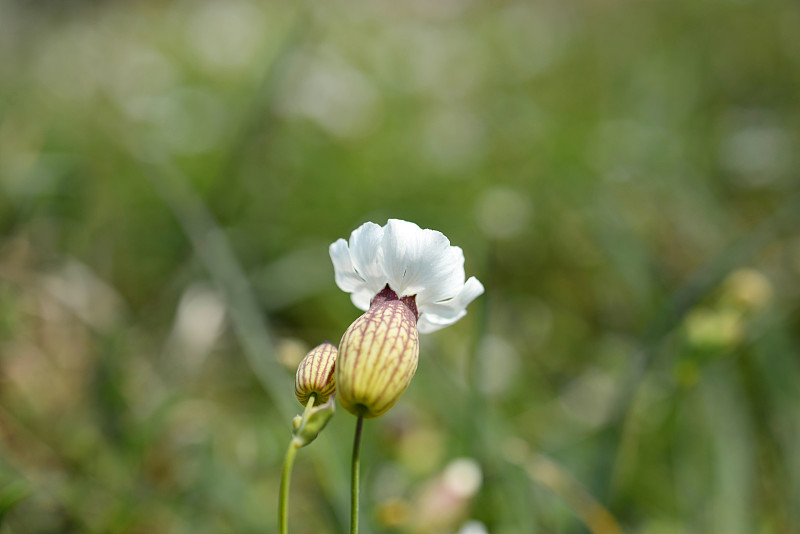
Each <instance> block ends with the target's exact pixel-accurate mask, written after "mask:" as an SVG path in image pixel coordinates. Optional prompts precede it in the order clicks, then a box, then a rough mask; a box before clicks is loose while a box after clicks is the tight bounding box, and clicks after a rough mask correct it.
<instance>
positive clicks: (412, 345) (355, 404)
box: [336, 285, 419, 417]
mask: <svg viewBox="0 0 800 534" xmlns="http://www.w3.org/2000/svg"><path fill="white" fill-rule="evenodd" d="M339 347H340V351H339V361H338V363H337V365H336V390H337V398H338V399H339V403H340V404H341V405H342V407H343V408H344V409H345V410H347V411H348V412H350V413H352V414H354V415H363V416H364V417H378V416H380V415H383V414H384V413H386V412H387V411H388V410H389V408H391V407H392V406H394V403H395V402H397V399H399V398H400V395H402V394H403V392H404V391H405V390H406V388H407V387H408V384H409V383H410V382H411V377H413V376H414V372H415V371H416V370H417V362H418V360H419V336H418V334H417V313H416V305H415V303H414V298H413V297H403V298H402V299H400V298H398V297H397V294H396V293H395V292H394V291H392V290H391V289H390V288H389V286H388V285H387V286H386V288H385V289H384V290H383V291H381V292H380V293H378V295H376V296H375V298H373V299H372V303H371V304H370V308H369V310H368V311H367V312H366V313H365V314H364V315H362V316H361V317H359V318H358V319H356V320H355V321H354V322H353V324H351V325H350V327H349V328H348V329H347V331H346V332H345V333H344V336H343V337H342V341H341V343H340V344H339Z"/></svg>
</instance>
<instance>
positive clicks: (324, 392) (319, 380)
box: [294, 341, 337, 406]
mask: <svg viewBox="0 0 800 534" xmlns="http://www.w3.org/2000/svg"><path fill="white" fill-rule="evenodd" d="M336 353H337V350H336V346H335V345H333V344H332V343H329V342H327V341H326V342H325V343H322V344H321V345H317V346H316V347H314V348H313V349H312V350H311V352H309V353H308V354H306V357H305V358H303V361H302V362H300V365H299V366H298V367H297V374H296V375H295V378H294V394H295V396H297V400H298V401H300V404H302V405H304V406H305V405H306V404H307V403H308V399H309V397H311V394H312V393H314V394H316V395H317V399H316V400H315V404H323V403H325V402H327V400H328V398H329V397H330V396H331V395H332V394H333V392H334V391H336V381H335V380H334V368H335V366H336Z"/></svg>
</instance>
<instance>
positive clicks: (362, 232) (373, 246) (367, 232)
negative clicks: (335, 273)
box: [350, 222, 387, 296]
mask: <svg viewBox="0 0 800 534" xmlns="http://www.w3.org/2000/svg"><path fill="white" fill-rule="evenodd" d="M382 240H383V228H381V227H380V226H378V225H377V224H375V223H371V222H368V223H364V224H362V225H361V226H359V227H358V228H356V229H355V230H354V231H353V233H352V234H350V258H351V260H352V262H353V267H355V270H356V272H357V273H358V274H359V275H360V276H361V278H363V279H364V281H365V282H366V287H367V288H368V289H369V290H370V291H372V292H373V293H372V294H373V296H374V295H376V294H377V293H378V292H379V291H380V290H381V289H383V286H385V285H386V282H387V280H386V274H385V273H384V270H383V254H382V252H381V241H382Z"/></svg>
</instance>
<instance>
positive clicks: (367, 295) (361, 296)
mask: <svg viewBox="0 0 800 534" xmlns="http://www.w3.org/2000/svg"><path fill="white" fill-rule="evenodd" d="M374 296H375V293H373V292H371V291H369V290H366V291H356V292H353V293H352V294H351V295H350V300H351V301H353V304H354V305H355V307H356V308H358V309H359V310H364V311H367V310H368V309H369V304H370V302H371V301H372V297H374Z"/></svg>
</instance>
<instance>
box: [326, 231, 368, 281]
mask: <svg viewBox="0 0 800 534" xmlns="http://www.w3.org/2000/svg"><path fill="white" fill-rule="evenodd" d="M328 252H329V254H330V256H331V261H332V262H333V271H334V276H335V279H336V285H337V286H339V289H341V290H342V291H347V292H348V293H350V292H352V291H355V290H357V289H358V288H360V287H363V286H365V285H366V282H365V281H364V279H363V278H361V276H359V274H358V273H357V272H356V270H355V268H354V267H353V261H352V260H351V259H350V249H349V248H347V241H345V240H344V239H339V240H337V241H336V242H335V243H333V244H332V245H331V246H330V247H329V248H328Z"/></svg>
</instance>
